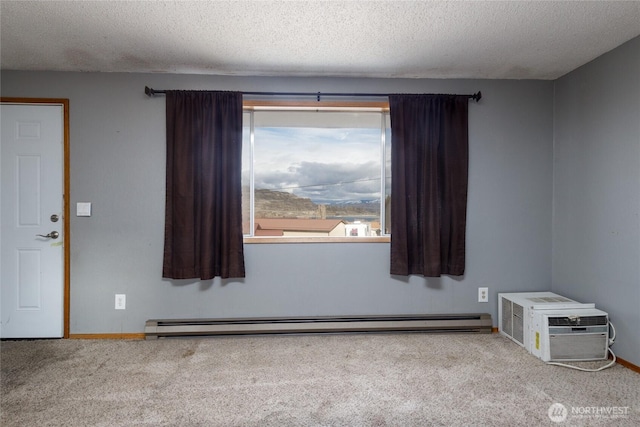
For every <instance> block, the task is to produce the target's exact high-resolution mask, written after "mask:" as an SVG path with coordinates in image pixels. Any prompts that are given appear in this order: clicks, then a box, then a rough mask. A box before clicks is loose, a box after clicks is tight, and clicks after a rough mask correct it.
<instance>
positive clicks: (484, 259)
mask: <svg viewBox="0 0 640 427" xmlns="http://www.w3.org/2000/svg"><path fill="white" fill-rule="evenodd" d="M1 77H2V95H3V96H19V97H52V98H69V99H70V108H71V112H70V126H71V161H70V169H71V203H72V212H75V203H76V202H80V201H89V202H93V216H92V217H89V218H83V217H76V216H75V215H72V218H71V236H70V244H71V325H70V326H71V333H72V334H73V333H75V334H79V333H119V332H134V333H135V332H142V331H143V328H144V322H145V321H146V320H147V319H150V318H185V317H186V318H197V317H235V316H287V315H333V314H336V315H350V314H403V313H465V312H489V313H491V314H492V316H493V318H494V324H497V305H496V300H497V292H517V291H538V290H539V291H546V290H549V289H550V288H551V213H552V209H551V207H552V205H551V203H552V155H553V146H552V142H553V82H549V81H492V80H410V79H407V80H402V79H369V80H368V79H337V78H323V79H320V78H290V79H285V78H242V77H219V76H218V77H216V76H197V75H167V74H147V75H144V74H98V73H95V74H94V73H55V72H12V71H4V72H2V76H1ZM145 85H149V86H151V87H154V88H156V89H225V90H244V91H278V90H286V91H312V92H315V91H325V92H354V91H361V92H426V93H441V92H444V93H473V92H475V91H478V90H482V93H483V95H484V98H483V99H482V101H481V102H480V103H478V104H475V103H473V102H471V103H470V166H469V167H470V170H469V180H470V183H469V204H468V227H467V230H468V231H467V272H466V275H465V276H464V277H463V278H451V277H443V278H441V279H425V278H421V277H410V278H408V279H401V278H396V277H391V276H390V275H389V272H388V271H389V245H388V244H384V243H382V244H379V243H367V244H365V243H358V244H355V243H354V244H351V243H350V244H272V245H267V244H253V245H250V244H248V245H245V253H246V266H247V277H246V279H244V280H227V281H221V280H219V279H216V280H213V281H208V282H199V281H170V280H163V279H162V278H161V264H162V249H163V248H162V245H163V222H164V174H165V164H164V162H165V152H164V146H165V133H164V132H165V119H164V105H165V102H164V99H163V98H162V97H159V98H156V99H150V98H148V97H146V96H145V95H144V93H143V89H144V86H145ZM478 286H488V287H489V290H490V301H491V302H490V303H489V304H486V303H485V304H482V303H478V302H477V288H478ZM116 293H125V294H126V295H127V309H126V310H124V311H120V310H118V311H116V310H114V294H116Z"/></svg>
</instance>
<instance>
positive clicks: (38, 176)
mask: <svg viewBox="0 0 640 427" xmlns="http://www.w3.org/2000/svg"><path fill="white" fill-rule="evenodd" d="M0 108H1V110H0V116H1V139H0V177H1V179H2V185H1V187H0V223H1V225H2V228H1V229H0V257H1V262H0V280H1V283H0V288H1V292H0V337H1V338H54V337H62V336H63V333H64V331H63V328H64V319H63V312H64V302H63V301H64V251H63V239H64V235H63V231H64V227H63V224H64V221H63V217H62V214H63V206H64V203H63V181H64V179H63V152H64V124H63V123H64V116H63V114H64V110H63V109H64V107H63V106H62V105H43V104H30V105H25V104H20V105H19V104H2V105H1V106H0Z"/></svg>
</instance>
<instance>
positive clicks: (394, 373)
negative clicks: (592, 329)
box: [0, 334, 640, 427]
mask: <svg viewBox="0 0 640 427" xmlns="http://www.w3.org/2000/svg"><path fill="white" fill-rule="evenodd" d="M0 345H1V353H0V355H1V364H2V365H1V367H2V382H1V383H2V399H1V404H2V406H1V410H2V415H1V418H0V424H2V426H4V427H10V426H20V427H24V426H65V427H66V426H539V425H563V426H564V425H580V426H582V425H616V426H625V425H628V426H638V425H640V375H638V374H637V373H634V372H633V371H630V370H628V369H626V368H624V367H622V366H615V367H613V368H611V369H607V370H604V371H602V372H598V373H585V372H578V371H573V370H569V369H564V368H561V367H556V366H549V365H545V364H544V363H543V362H541V361H540V360H539V359H536V358H535V357H533V356H531V355H530V354H528V353H527V352H526V351H525V350H524V349H522V348H520V347H518V346H517V345H515V344H514V343H513V342H511V341H509V340H507V339H505V338H503V337H501V336H499V335H497V334H493V335H472V334H460V335H456V334H448V335H440V334H385V335H328V336H327V335H324V336H317V335H316V336H267V337H233V338H205V339H171V340H158V341H106V340H100V341H94V340H43V341H4V342H2V343H1V344H0ZM593 365H597V363H595V362H589V363H586V364H585V363H583V364H582V366H593ZM554 403H561V404H563V405H564V407H565V408H566V409H567V412H568V416H567V419H566V421H564V422H562V423H559V424H556V423H554V422H552V421H551V419H550V417H549V415H548V411H549V407H550V406H551V405H552V404H554ZM585 408H589V409H585ZM593 408H600V409H598V411H600V414H599V415H593V414H592V413H591V412H593V411H594V410H595V409H593ZM602 408H604V409H602ZM606 408H617V409H613V410H608V409H606ZM624 408H626V409H624ZM603 410H604V411H607V410H608V411H614V412H616V415H615V416H614V415H611V412H610V413H609V414H606V413H604V414H603V412H602V411H603ZM573 411H578V412H581V413H578V412H576V413H573ZM585 411H589V412H590V413H588V414H585ZM624 412H626V413H624Z"/></svg>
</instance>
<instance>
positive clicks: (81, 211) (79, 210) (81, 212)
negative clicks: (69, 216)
mask: <svg viewBox="0 0 640 427" xmlns="http://www.w3.org/2000/svg"><path fill="white" fill-rule="evenodd" d="M76 216H91V202H78V203H77V204H76Z"/></svg>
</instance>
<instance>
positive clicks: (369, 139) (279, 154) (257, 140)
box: [243, 111, 382, 237]
mask: <svg viewBox="0 0 640 427" xmlns="http://www.w3.org/2000/svg"><path fill="white" fill-rule="evenodd" d="M380 123H381V113H379V112H328V111H286V112H282V111H256V112H254V126H255V127H254V132H255V135H254V154H253V159H254V160H253V161H254V163H253V174H254V198H255V200H254V209H255V211H254V218H255V219H254V222H255V224H254V231H255V233H256V235H273V236H340V237H345V236H354V237H359V236H375V235H378V234H377V231H378V230H379V229H380V200H381V194H380V191H381V187H382V186H381V182H380V180H381V170H382V167H381V164H380V162H381V158H382V156H381V152H380V147H381V144H380V140H381V132H380ZM245 141H246V140H245ZM246 145H249V144H245V146H246ZM243 176H244V171H243ZM265 220H266V221H265ZM274 220H277V221H274ZM311 220H334V221H333V222H332V223H329V222H328V221H311Z"/></svg>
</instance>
